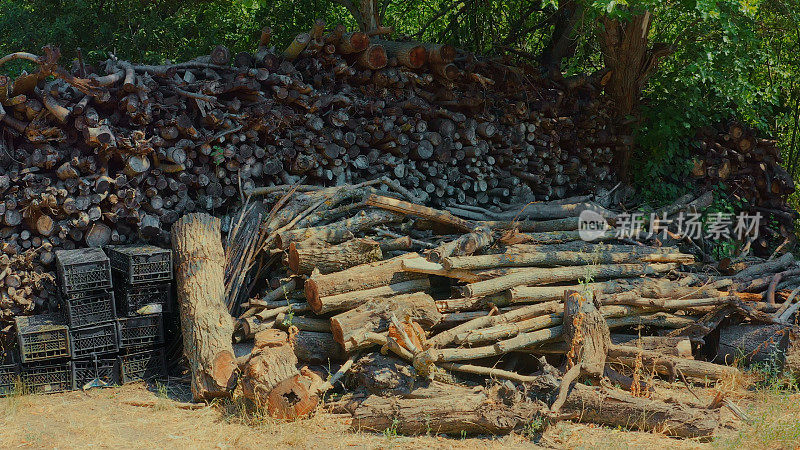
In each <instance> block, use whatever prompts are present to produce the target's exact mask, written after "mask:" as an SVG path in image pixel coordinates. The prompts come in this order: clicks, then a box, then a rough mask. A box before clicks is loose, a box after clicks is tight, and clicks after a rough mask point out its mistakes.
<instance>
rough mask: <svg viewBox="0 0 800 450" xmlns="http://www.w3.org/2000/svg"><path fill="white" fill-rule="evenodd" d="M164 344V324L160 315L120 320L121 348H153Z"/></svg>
mask: <svg viewBox="0 0 800 450" xmlns="http://www.w3.org/2000/svg"><path fill="white" fill-rule="evenodd" d="M163 343H164V323H163V320H162V317H161V314H160V313H156V314H145V315H141V316H134V317H123V318H121V319H119V347H120V348H135V347H153V346H156V345H159V344H163Z"/></svg>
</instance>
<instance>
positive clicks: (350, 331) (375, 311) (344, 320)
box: [331, 292, 442, 352]
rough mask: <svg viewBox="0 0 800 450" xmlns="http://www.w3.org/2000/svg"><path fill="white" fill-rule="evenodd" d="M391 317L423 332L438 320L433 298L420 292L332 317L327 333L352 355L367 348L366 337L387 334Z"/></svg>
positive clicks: (368, 304)
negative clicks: (353, 352)
mask: <svg viewBox="0 0 800 450" xmlns="http://www.w3.org/2000/svg"><path fill="white" fill-rule="evenodd" d="M392 316H395V317H396V318H397V319H398V320H401V321H406V320H407V319H411V320H413V321H414V323H417V324H419V325H420V326H421V327H422V328H423V329H430V328H431V327H432V326H434V325H436V324H438V323H439V322H440V321H441V320H442V315H441V313H439V310H438V309H437V308H436V303H435V302H434V301H433V298H432V297H431V296H430V295H428V294H426V293H424V292H417V293H414V294H405V295H395V296H392V297H387V298H381V299H376V300H371V301H368V302H366V303H364V304H363V305H361V306H359V307H357V308H354V309H351V310H350V311H347V312H344V313H342V314H339V315H336V316H333V317H332V318H331V332H332V333H333V337H334V339H335V340H336V342H338V343H340V344H342V346H343V347H344V349H345V351H347V352H352V351H354V350H357V349H359V348H362V347H363V346H365V345H367V344H369V342H368V341H367V339H366V337H365V335H366V333H368V332H373V333H380V332H384V331H386V330H388V329H389V324H390V323H391V322H392Z"/></svg>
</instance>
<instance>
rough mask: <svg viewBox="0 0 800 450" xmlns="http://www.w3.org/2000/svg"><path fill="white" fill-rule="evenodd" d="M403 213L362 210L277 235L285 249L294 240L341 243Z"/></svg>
mask: <svg viewBox="0 0 800 450" xmlns="http://www.w3.org/2000/svg"><path fill="white" fill-rule="evenodd" d="M400 219H402V216H401V215H398V214H396V213H392V212H390V211H383V210H373V211H361V212H359V213H358V214H356V215H354V216H353V217H350V218H347V219H344V220H341V221H339V222H334V223H331V224H328V225H323V226H319V227H311V228H299V229H294V230H288V231H285V232H283V233H280V234H278V236H277V237H276V240H277V243H278V247H280V248H281V249H283V250H285V249H287V248H289V245H290V244H291V243H292V242H301V241H312V242H313V241H316V242H320V243H323V244H329V245H330V244H339V243H341V242H344V241H346V240H348V239H350V238H352V237H353V233H358V232H360V231H366V230H369V229H371V228H372V227H374V226H376V225H381V224H385V223H391V222H397V221H399V220H400Z"/></svg>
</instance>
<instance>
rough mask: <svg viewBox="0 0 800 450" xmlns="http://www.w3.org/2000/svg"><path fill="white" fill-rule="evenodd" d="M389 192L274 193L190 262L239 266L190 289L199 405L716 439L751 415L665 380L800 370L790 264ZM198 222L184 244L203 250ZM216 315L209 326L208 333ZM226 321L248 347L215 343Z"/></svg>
mask: <svg viewBox="0 0 800 450" xmlns="http://www.w3.org/2000/svg"><path fill="white" fill-rule="evenodd" d="M381 183H387V182H386V181H384V182H381ZM388 185H389V190H388V191H382V190H380V189H379V188H378V187H379V185H378V184H372V185H364V184H362V185H356V186H340V187H334V188H316V189H315V188H312V187H309V186H294V187H292V188H285V189H283V190H280V191H279V190H277V189H276V190H274V191H273V192H272V193H271V194H270V195H274V196H275V201H273V202H271V203H270V204H274V206H273V207H272V208H271V209H269V210H266V209H259V208H258V207H256V205H255V204H253V205H250V206H246V207H244V208H242V210H241V213H240V214H239V215H238V216H237V217H236V219H235V220H234V223H235V225H234V226H233V231H232V232H231V235H232V236H233V237H231V236H228V237H227V239H226V242H227V248H226V255H225V256H224V257H223V256H221V255H217V257H216V259H214V258H211V259H210V258H209V257H208V255H205V256H204V255H196V254H194V253H192V252H189V253H187V255H186V256H187V261H186V262H181V260H182V256H181V255H180V254H178V255H177V261H178V270H179V273H181V270H183V269H181V264H193V265H194V266H192V267H195V268H197V267H201V268H202V267H206V266H213V267H216V268H217V269H216V270H218V271H219V272H218V275H221V271H222V266H223V265H225V264H224V263H225V262H227V265H226V269H225V270H224V275H225V282H226V284H227V286H228V289H227V292H226V293H221V292H219V291H218V289H215V290H214V292H213V293H212V294H209V293H208V292H203V291H202V289H201V286H198V285H197V284H193V283H197V281H196V280H194V281H192V282H182V281H181V277H178V283H179V292H180V295H179V301H180V304H181V311H182V314H183V315H184V327H183V334H184V342H190V343H192V344H191V345H187V346H186V351H185V354H186V356H187V358H188V359H189V361H190V364H189V365H190V367H191V369H192V380H193V383H192V387H193V392H194V395H195V399H196V400H202V399H209V398H213V397H217V396H220V395H229V393H228V394H226V392H225V391H226V390H229V389H230V385H231V379H232V378H236V377H238V383H239V385H240V386H241V392H242V393H243V394H244V395H245V396H246V397H247V398H249V399H250V400H252V401H253V402H254V403H256V404H257V405H260V406H262V407H265V408H266V410H268V411H269V412H270V413H271V414H273V415H274V416H276V417H281V418H294V417H298V416H302V415H304V414H308V413H309V412H311V411H313V410H314V409H315V408H316V407H317V405H318V404H319V403H320V402H321V401H322V399H324V397H325V395H324V394H325V392H326V391H327V390H330V389H332V388H336V389H342V387H340V386H339V384H338V382H339V381H340V380H343V381H344V385H343V386H344V388H343V389H344V390H345V391H344V394H343V395H342V396H340V397H337V400H336V401H334V402H329V406H330V407H332V408H334V409H335V410H337V411H341V412H349V413H350V414H352V417H353V428H354V429H362V430H376V431H385V430H387V429H391V430H394V431H395V432H397V433H403V434H425V433H431V432H433V433H441V434H453V435H463V434H498V433H508V432H511V431H514V430H520V429H522V428H524V427H525V426H527V425H529V424H530V423H532V421H534V420H536V419H537V418H541V419H544V422H543V423H550V422H552V421H553V420H562V419H573V420H579V421H584V422H593V423H598V424H606V425H610V426H615V427H625V428H628V429H641V430H652V431H656V432H663V433H665V434H667V435H670V436H675V437H698V438H708V437H710V436H712V435H713V434H714V433H715V431H716V430H717V429H718V427H719V426H720V422H719V414H720V408H723V407H724V408H729V409H731V410H732V411H733V413H734V414H736V415H738V416H739V417H740V418H741V419H742V420H747V417H746V416H745V415H744V414H743V413H742V411H741V410H740V409H739V408H737V406H736V405H735V404H734V403H733V401H732V400H730V399H726V398H724V396H723V397H720V398H718V399H716V400H715V402H714V403H713V404H711V405H700V404H697V403H681V402H676V401H664V400H661V399H658V398H656V397H654V394H653V387H652V386H653V385H652V382H653V379H654V378H665V379H667V380H673V381H677V382H678V383H701V384H715V383H731V385H733V384H735V383H737V380H739V379H740V376H741V375H742V372H741V370H740V367H742V366H744V365H747V364H750V363H754V362H759V361H762V362H763V361H768V360H769V361H774V360H775V358H779V359H782V360H783V359H784V358H785V361H786V365H787V367H788V369H787V370H795V371H797V370H799V369H800V367H798V365H797V360H798V359H799V358H800V357H799V355H798V346H797V345H795V342H794V337H795V336H794V334H795V332H796V331H797V329H796V327H795V326H794V325H793V323H794V320H795V318H796V317H797V310H798V309H799V308H800V299H799V298H798V297H797V294H798V292H800V277H798V274H800V264H798V262H797V261H795V259H794V257H793V256H792V255H791V254H790V253H786V254H783V255H779V256H776V257H775V258H774V259H772V260H756V259H754V258H750V259H747V260H746V261H742V262H741V263H740V265H739V266H737V268H738V272H737V273H735V274H733V275H722V274H721V273H720V272H719V271H715V270H714V269H715V267H714V266H713V265H706V264H703V263H701V262H697V261H696V260H695V257H694V256H693V255H691V254H687V253H684V252H682V251H681V250H680V249H679V247H678V246H677V245H673V244H675V242H681V244H682V245H684V246H688V244H686V243H685V242H683V241H675V242H667V243H666V244H665V243H661V245H659V244H658V243H654V242H652V241H651V242H648V243H646V244H645V243H643V242H641V241H638V240H630V239H625V240H619V239H616V236H615V230H614V229H613V228H610V229H609V230H607V232H606V233H605V234H604V235H603V236H601V237H600V238H599V239H598V240H597V241H593V242H586V241H584V240H581V239H580V233H579V232H578V231H576V230H577V228H578V222H577V220H576V219H577V216H578V215H579V214H580V212H581V211H583V210H586V209H591V210H593V211H595V212H596V213H597V214H599V215H600V216H603V217H607V218H609V222H613V220H611V218H613V214H612V213H611V212H610V211H608V210H606V209H605V208H603V207H602V206H599V205H597V204H596V203H592V202H587V201H582V202H581V203H570V202H566V203H565V202H546V203H532V204H527V205H519V207H518V209H517V211H516V213H517V219H513V220H509V221H503V220H475V219H468V218H463V217H458V216H456V215H454V214H452V213H450V212H447V211H444V210H440V209H434V208H430V207H426V206H423V205H420V204H417V203H414V202H412V201H411V200H410V199H409V198H407V197H406V195H407V192H404V191H405V190H404V189H402V188H401V189H395V188H396V187H397V186H395V188H392V185H393V183H391V182H388ZM523 206H524V208H523ZM189 217H190V219H185V220H186V221H187V222H205V221H207V220H208V219H204V218H203V216H202V215H197V214H195V215H192V216H189ZM182 220H183V219H182ZM253 224H256V226H255V227H254V226H253ZM215 226H216V230H215V231H214V232H216V233H218V229H219V222H218V221H216V225H215ZM184 228H185V227H184V226H183V225H182V226H181V230H180V231H176V230H177V225H176V227H174V228H173V238H174V240H175V242H183V241H184V240H191V239H200V238H199V237H197V235H198V233H191V232H190V231H186V230H184ZM253 230H255V231H253ZM523 230H524V231H523ZM208 236H211V237H210V238H209V237H208ZM205 239H211V240H214V239H215V237H214V233H212V234H210V235H207V237H206V238H205ZM184 245H185V244H182V246H184ZM217 245H218V244H217ZM190 248H191V247H190ZM192 260H194V261H193V262H192ZM196 273H197V274H199V273H200V272H196ZM217 280H218V278H217ZM265 280H266V285H265ZM217 282H218V281H217ZM182 283H183V285H182ZM235 286H242V287H241V288H234V287H235ZM256 292H263V294H258V295H254V293H256ZM209 296H210V298H212V299H213V301H212V302H209V301H208V300H209ZM198 305H199V306H198ZM209 305H211V307H209ZM209 308H210V309H212V310H213V312H210V313H209V316H208V317H212V318H214V319H213V320H208V319H207V318H206V319H200V320H198V319H197V316H198V314H200V312H201V311H205V310H209ZM226 311H230V312H231V313H232V314H233V316H234V317H236V320H235V326H234V328H233V330H232V333H233V339H232V341H233V342H234V344H233V345H231V342H229V341H220V340H219V339H217V338H216V336H217V333H216V332H215V333H214V336H215V337H214V338H213V339H206V338H205V336H207V330H206V328H207V327H208V326H216V324H217V323H219V319H217V317H218V316H219V314H223V315H224V313H225V312H226ZM192 317H193V318H194V319H192V320H190V323H192V325H191V326H187V325H188V323H187V319H190V318H192ZM208 323H210V324H211V325H208ZM203 324H205V325H203ZM198 343H200V344H198ZM230 355H237V358H236V362H237V365H238V368H237V369H235V370H234V371H233V372H232V371H231V366H230V364H231V356H230ZM338 364H341V366H338ZM337 367H340V368H339V369H338V370H335V369H336V368H337ZM328 376H330V378H327V377H328ZM325 379H327V381H323V380H325ZM198 380H206V381H204V382H200V381H198ZM208 380H217V381H215V382H213V383H209V382H208ZM587 381H591V383H588V382H587ZM681 386H682V385H681ZM721 392H722V391H721Z"/></svg>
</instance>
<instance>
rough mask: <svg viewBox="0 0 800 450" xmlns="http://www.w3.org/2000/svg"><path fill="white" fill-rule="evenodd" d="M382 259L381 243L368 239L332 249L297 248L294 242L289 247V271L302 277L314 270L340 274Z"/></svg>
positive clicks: (353, 240) (352, 241) (355, 240)
mask: <svg viewBox="0 0 800 450" xmlns="http://www.w3.org/2000/svg"><path fill="white" fill-rule="evenodd" d="M382 259H383V253H382V251H381V245H380V243H378V242H377V241H374V240H372V239H368V238H357V239H351V240H349V241H346V242H343V243H341V244H339V245H334V246H332V247H322V246H311V247H303V248H297V245H295V243H294V242H292V243H291V244H290V245H289V257H288V262H289V269H291V270H292V271H293V272H294V273H296V274H302V275H309V274H311V272H313V271H314V269H317V270H319V272H320V273H322V274H327V273H333V272H340V271H342V270H345V269H349V268H350V267H355V266H358V265H361V264H368V263H371V262H375V261H380V260H382Z"/></svg>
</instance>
